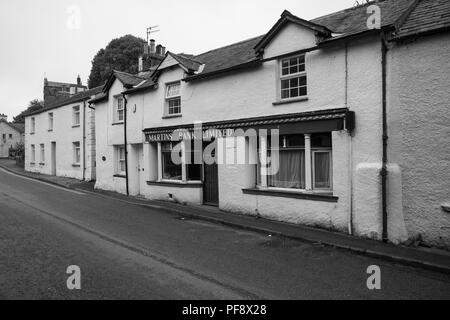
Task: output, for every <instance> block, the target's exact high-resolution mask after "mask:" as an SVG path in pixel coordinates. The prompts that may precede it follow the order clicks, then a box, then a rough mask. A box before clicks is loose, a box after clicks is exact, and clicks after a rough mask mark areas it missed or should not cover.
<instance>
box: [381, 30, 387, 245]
mask: <svg viewBox="0 0 450 320" xmlns="http://www.w3.org/2000/svg"><path fill="white" fill-rule="evenodd" d="M387 51H388V47H387V44H386V39H385V36H384V34H382V35H381V77H382V80H381V81H382V95H383V97H382V99H383V101H382V117H383V133H382V141H383V159H382V168H381V173H380V175H381V202H382V210H383V213H382V220H383V242H388V240H389V238H388V212H387V178H388V170H387V161H388V159H387V144H388V128H387V98H386V56H387Z"/></svg>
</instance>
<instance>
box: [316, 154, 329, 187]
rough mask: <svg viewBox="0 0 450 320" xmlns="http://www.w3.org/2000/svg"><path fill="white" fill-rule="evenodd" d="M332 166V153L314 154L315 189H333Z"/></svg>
mask: <svg viewBox="0 0 450 320" xmlns="http://www.w3.org/2000/svg"><path fill="white" fill-rule="evenodd" d="M330 165H331V161H330V152H315V153H314V178H315V180H314V187H315V188H331V183H330V180H331V177H330Z"/></svg>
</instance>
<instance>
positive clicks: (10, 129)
mask: <svg viewBox="0 0 450 320" xmlns="http://www.w3.org/2000/svg"><path fill="white" fill-rule="evenodd" d="M23 141H24V125H23V124H21V123H12V122H8V117H7V116H6V115H4V114H0V158H8V157H9V150H10V148H11V147H12V148H14V147H15V146H16V144H17V143H22V142H23Z"/></svg>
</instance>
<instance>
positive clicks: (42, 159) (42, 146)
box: [40, 143, 45, 163]
mask: <svg viewBox="0 0 450 320" xmlns="http://www.w3.org/2000/svg"><path fill="white" fill-rule="evenodd" d="M40 160H41V163H45V145H44V144H43V143H41V159H40Z"/></svg>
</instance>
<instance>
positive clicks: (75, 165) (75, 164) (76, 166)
mask: <svg viewBox="0 0 450 320" xmlns="http://www.w3.org/2000/svg"><path fill="white" fill-rule="evenodd" d="M72 167H74V168H79V167H80V164H78V163H74V164H72Z"/></svg>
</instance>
